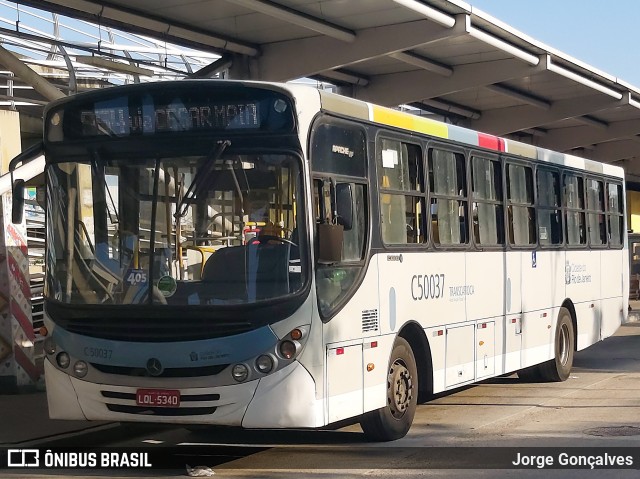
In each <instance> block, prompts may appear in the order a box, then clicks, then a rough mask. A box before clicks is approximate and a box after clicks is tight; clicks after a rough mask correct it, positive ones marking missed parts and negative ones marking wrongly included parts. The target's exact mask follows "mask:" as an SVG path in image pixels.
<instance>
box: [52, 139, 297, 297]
mask: <svg viewBox="0 0 640 479" xmlns="http://www.w3.org/2000/svg"><path fill="white" fill-rule="evenodd" d="M227 143H228V142H225V143H222V144H220V143H219V144H217V145H216V147H215V148H214V149H213V150H212V152H210V153H209V154H206V155H203V156H171V157H152V156H149V157H148V158H146V159H134V160H132V159H131V158H122V159H119V158H117V157H114V156H116V155H114V154H110V155H109V156H108V157H107V155H106V154H103V155H100V154H98V153H92V154H88V155H87V158H86V159H84V160H82V161H74V162H68V163H65V162H61V163H52V164H50V165H49V166H48V169H47V187H48V192H47V199H48V201H49V205H50V206H49V208H48V218H47V221H48V225H49V228H48V250H47V254H48V258H47V275H46V277H47V288H46V291H45V294H46V296H47V298H48V299H51V300H55V301H59V302H61V303H67V304H83V305H105V304H109V305H131V304H139V305H158V306H161V305H174V306H183V305H184V306H186V305H196V306H216V305H230V304H249V303H255V302H261V301H267V300H270V299H274V298H279V297H284V296H286V295H290V294H293V293H296V292H297V291H299V290H300V289H301V288H302V286H303V284H304V283H305V278H306V277H307V274H308V273H307V271H306V270H305V269H306V267H305V262H303V261H300V247H299V246H300V245H299V243H300V241H299V239H298V236H299V235H298V229H297V225H298V224H299V223H300V219H301V218H302V213H303V209H302V203H301V201H300V199H301V198H302V195H301V193H300V192H301V176H300V168H299V166H298V164H299V163H298V162H299V160H298V159H297V158H295V157H294V156H291V155H286V154H235V155H231V154H229V153H227V152H225V147H226V146H227V145H226V144H227ZM74 160H76V158H74Z"/></svg>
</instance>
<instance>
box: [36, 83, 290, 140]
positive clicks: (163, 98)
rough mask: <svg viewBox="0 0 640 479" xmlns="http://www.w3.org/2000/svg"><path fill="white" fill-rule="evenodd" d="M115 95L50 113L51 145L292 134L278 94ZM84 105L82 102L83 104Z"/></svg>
mask: <svg viewBox="0 0 640 479" xmlns="http://www.w3.org/2000/svg"><path fill="white" fill-rule="evenodd" d="M119 93H120V94H119V95H117V96H114V95H113V93H111V92H109V91H105V92H101V93H99V94H94V95H93V101H87V99H86V98H82V99H81V98H80V97H79V98H77V99H76V100H75V101H70V102H67V103H63V104H62V105H61V106H58V107H57V108H55V107H54V108H52V110H51V111H49V112H48V121H47V128H48V134H47V139H48V140H49V141H62V140H80V139H89V138H100V137H115V138H119V137H120V138H122V137H124V138H126V137H141V136H149V135H163V134H180V133H198V132H202V133H206V132H221V131H225V132H233V131H237V132H238V133H240V132H247V133H249V132H252V131H256V132H258V131H281V132H285V131H287V132H290V131H292V129H293V125H294V119H293V112H292V111H293V108H292V106H291V102H290V100H289V99H288V98H286V97H285V96H284V95H282V94H279V93H278V92H274V91H270V90H262V89H257V88H256V89H253V88H236V89H230V88H227V89H212V90H210V91H206V90H205V89H203V88H194V86H193V85H189V86H188V87H186V88H179V89H178V88H176V89H173V90H171V91H164V90H159V89H158V90H156V91H153V90H152V91H150V92H149V91H146V92H140V91H134V92H132V93H131V94H126V93H124V94H123V90H122V89H121V90H120V92H119ZM83 100H84V101H83Z"/></svg>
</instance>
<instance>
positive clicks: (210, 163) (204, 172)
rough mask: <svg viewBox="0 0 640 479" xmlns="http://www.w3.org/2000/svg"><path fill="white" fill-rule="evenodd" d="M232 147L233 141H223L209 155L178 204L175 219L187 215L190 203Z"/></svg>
mask: <svg viewBox="0 0 640 479" xmlns="http://www.w3.org/2000/svg"><path fill="white" fill-rule="evenodd" d="M230 145H231V141H229V140H223V141H220V142H218V145H217V146H216V148H215V149H214V150H212V151H211V153H210V154H209V155H207V156H206V157H205V158H204V163H205V164H204V167H203V169H201V170H200V171H198V173H196V175H195V177H194V178H193V181H192V182H191V184H190V185H189V189H188V190H187V192H186V193H185V195H184V196H183V197H182V199H181V200H180V203H178V206H177V207H176V213H175V215H174V216H175V218H176V219H179V218H183V217H184V216H185V215H186V214H187V210H188V209H189V203H191V201H192V200H193V199H194V198H195V197H196V196H197V195H198V194H199V193H201V192H202V188H203V187H205V186H206V185H207V184H208V183H209V180H210V179H211V175H212V174H213V172H214V171H215V170H214V166H215V163H216V160H218V159H219V158H220V157H221V156H222V154H223V153H224V151H225V150H226V149H227V148H228V147H229V146H230Z"/></svg>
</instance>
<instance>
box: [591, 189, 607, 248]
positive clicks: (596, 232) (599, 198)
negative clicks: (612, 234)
mask: <svg viewBox="0 0 640 479" xmlns="http://www.w3.org/2000/svg"><path fill="white" fill-rule="evenodd" d="M587 219H588V224H589V243H590V244H591V245H592V246H602V245H605V244H607V229H606V225H605V217H604V188H603V185H602V181H598V180H593V179H588V180H587Z"/></svg>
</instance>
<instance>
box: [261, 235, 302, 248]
mask: <svg viewBox="0 0 640 479" xmlns="http://www.w3.org/2000/svg"><path fill="white" fill-rule="evenodd" d="M269 241H279V242H280V243H286V244H290V245H291V246H298V245H297V244H295V243H294V242H293V241H291V240H288V239H286V238H281V237H280V236H274V235H260V236H256V237H255V238H251V240H249V244H256V243H260V244H266V243H268V242H269Z"/></svg>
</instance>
